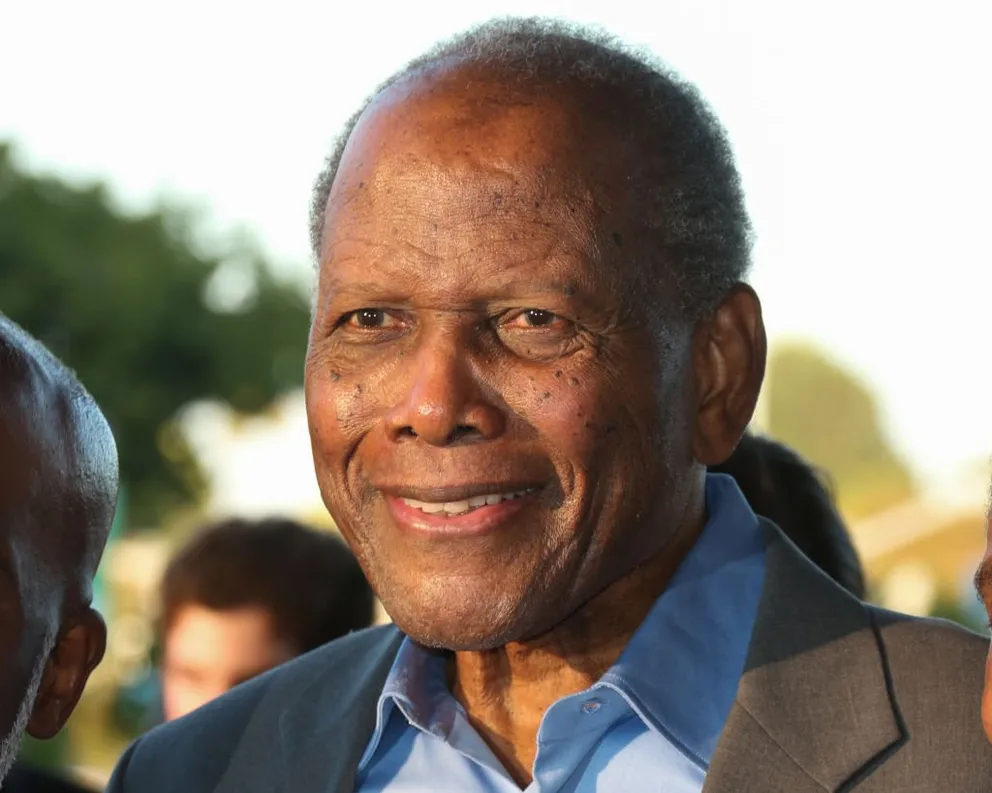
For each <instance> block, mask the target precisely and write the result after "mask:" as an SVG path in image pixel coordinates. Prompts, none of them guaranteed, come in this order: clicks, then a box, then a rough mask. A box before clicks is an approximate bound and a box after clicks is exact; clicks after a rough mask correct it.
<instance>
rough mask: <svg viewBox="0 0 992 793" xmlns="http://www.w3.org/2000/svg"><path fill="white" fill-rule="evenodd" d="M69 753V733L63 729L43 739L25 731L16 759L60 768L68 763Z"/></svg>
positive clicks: (40, 765) (46, 766)
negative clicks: (33, 736) (53, 735)
mask: <svg viewBox="0 0 992 793" xmlns="http://www.w3.org/2000/svg"><path fill="white" fill-rule="evenodd" d="M69 755H70V752H69V733H68V731H65V730H63V731H62V732H60V733H58V734H57V735H56V736H55V737H54V738H50V739H48V740H45V741H39V740H38V739H37V738H32V737H31V736H30V735H28V734H27V733H25V734H24V741H23V743H21V748H20V751H19V752H18V759H20V760H23V761H24V762H26V763H28V764H29V765H33V766H38V767H41V768H62V767H64V766H66V765H67V764H68V758H69Z"/></svg>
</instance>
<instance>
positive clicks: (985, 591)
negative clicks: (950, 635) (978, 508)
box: [975, 512, 992, 741]
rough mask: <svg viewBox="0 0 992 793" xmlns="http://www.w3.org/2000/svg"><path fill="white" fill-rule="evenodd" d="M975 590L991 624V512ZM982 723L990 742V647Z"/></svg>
mask: <svg viewBox="0 0 992 793" xmlns="http://www.w3.org/2000/svg"><path fill="white" fill-rule="evenodd" d="M975 588H976V589H977V590H978V596H979V597H980V598H981V600H982V603H984V604H985V611H986V613H987V614H988V616H989V621H990V624H992V512H990V514H989V516H988V520H987V523H986V529H985V558H984V559H983V560H982V563H981V565H979V567H978V573H977V574H976V575H975ZM982 723H983V724H984V725H985V734H986V735H987V736H988V739H989V741H992V645H990V647H989V655H988V659H987V661H986V663H985V691H984V693H983V694H982Z"/></svg>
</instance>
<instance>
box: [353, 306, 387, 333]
mask: <svg viewBox="0 0 992 793" xmlns="http://www.w3.org/2000/svg"><path fill="white" fill-rule="evenodd" d="M390 321H391V318H390V316H389V315H388V314H387V313H386V312H385V311H383V310H382V309H381V308H360V309H358V311H353V312H352V313H351V314H350V315H349V316H348V318H347V324H349V325H351V326H352V327H357V328H385V327H388V326H389V324H390Z"/></svg>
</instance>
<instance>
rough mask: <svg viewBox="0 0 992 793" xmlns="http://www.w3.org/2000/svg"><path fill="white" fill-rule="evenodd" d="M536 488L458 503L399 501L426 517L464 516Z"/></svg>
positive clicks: (535, 490) (409, 499)
mask: <svg viewBox="0 0 992 793" xmlns="http://www.w3.org/2000/svg"><path fill="white" fill-rule="evenodd" d="M537 490H538V488H536V487H527V488H524V489H523V490H514V491H512V492H508V493H483V494H480V495H477V496H472V497H471V498H466V499H462V500H460V501H418V500H417V499H414V498H402V497H401V498H400V499H399V500H400V501H402V502H403V503H404V504H406V505H407V506H408V507H412V508H413V509H418V510H420V511H421V512H423V513H424V514H426V515H435V516H438V517H451V516H455V515H466V514H468V513H470V512H474V511H475V510H477V509H480V508H481V507H491V506H495V505H496V504H501V503H503V502H504V501H513V500H515V499H518V498H523V497H524V496H529V495H530V494H531V493H536V492H537Z"/></svg>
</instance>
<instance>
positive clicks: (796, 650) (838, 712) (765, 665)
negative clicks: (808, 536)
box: [704, 522, 906, 793]
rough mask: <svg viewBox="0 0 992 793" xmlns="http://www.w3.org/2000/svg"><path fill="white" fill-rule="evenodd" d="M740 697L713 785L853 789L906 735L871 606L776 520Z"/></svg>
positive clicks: (712, 791)
mask: <svg viewBox="0 0 992 793" xmlns="http://www.w3.org/2000/svg"><path fill="white" fill-rule="evenodd" d="M763 528H764V530H765V531H766V533H767V536H768V538H769V543H768V546H767V553H766V557H765V560H766V567H765V584H764V589H763V592H762V597H761V603H760V604H759V607H758V614H757V617H756V620H755V626H754V633H753V634H752V637H751V646H750V649H749V652H748V660H747V664H746V667H745V670H744V675H743V676H742V678H741V683H740V686H739V688H738V692H737V702H736V704H735V706H734V709H733V711H732V712H731V716H730V718H729V719H728V722H727V725H726V727H725V728H724V731H723V734H722V735H721V738H720V742H719V743H718V745H717V749H716V752H715V753H714V757H713V762H712V763H711V765H710V770H709V774H708V776H707V782H706V786H705V787H704V791H706V793H745V792H746V791H754V793H758V791H761V793H771V791H779V790H781V791H783V793H784V791H806V790H810V791H814V790H815V791H820V793H822V791H824V790H827V791H832V792H839V791H844V790H846V789H848V788H849V787H850V786H851V785H853V784H854V783H855V782H856V781H858V780H860V779H862V778H863V777H864V776H866V775H867V774H869V773H870V771H871V769H872V768H873V767H874V764H875V763H877V762H880V761H881V760H883V759H884V758H885V757H887V756H888V755H889V754H890V753H892V752H894V751H897V750H898V748H899V746H901V744H902V743H903V742H905V740H906V737H905V730H904V729H903V727H902V724H901V719H900V717H899V713H898V710H897V709H896V705H895V703H894V701H893V700H892V696H891V693H890V689H889V685H888V682H887V675H888V671H887V669H886V666H885V657H884V653H883V651H882V647H881V644H880V642H879V639H878V636H877V634H876V631H875V627H874V625H873V623H872V620H871V617H870V615H869V613H868V611H867V609H866V608H865V606H864V605H863V604H862V603H861V602H860V601H858V600H857V599H855V598H853V597H851V596H850V595H848V594H847V593H846V592H844V591H843V590H841V589H840V588H839V587H838V586H837V585H836V584H834V583H833V582H832V581H831V580H829V579H828V578H827V577H826V576H825V575H824V574H823V573H822V572H820V571H819V570H818V569H817V568H815V567H814V566H813V565H812V563H811V562H809V560H807V559H806V558H805V557H804V556H803V555H802V554H801V553H800V552H799V551H798V550H797V549H796V547H795V546H794V545H792V543H791V542H789V541H788V540H787V539H786V538H785V537H784V535H782V534H781V532H780V531H779V530H778V529H777V528H776V527H775V526H773V525H772V524H770V523H766V522H763Z"/></svg>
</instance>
